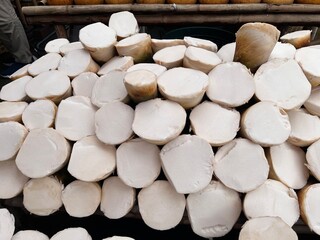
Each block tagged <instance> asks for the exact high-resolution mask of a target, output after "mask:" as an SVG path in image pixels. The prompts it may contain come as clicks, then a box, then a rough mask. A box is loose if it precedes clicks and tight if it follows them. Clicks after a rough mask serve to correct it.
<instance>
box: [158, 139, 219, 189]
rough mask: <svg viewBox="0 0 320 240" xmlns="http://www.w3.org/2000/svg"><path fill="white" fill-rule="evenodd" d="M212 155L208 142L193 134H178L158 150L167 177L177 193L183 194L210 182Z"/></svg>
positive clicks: (201, 187) (203, 186)
mask: <svg viewBox="0 0 320 240" xmlns="http://www.w3.org/2000/svg"><path fill="white" fill-rule="evenodd" d="M213 157H214V153H213V151H212V148H211V146H210V144H209V143H208V142H207V141H206V140H204V139H202V138H200V137H197V136H195V135H180V136H179V137H177V138H176V139H174V140H172V141H171V142H169V143H167V144H166V145H165V146H164V147H163V148H162V149H161V152H160V158H161V164H162V169H163V171H164V173H165V175H166V177H167V179H168V180H169V182H170V183H171V184H172V185H173V186H174V188H175V189H176V191H177V192H178V193H183V194H187V193H194V192H198V191H200V190H202V189H204V188H205V187H206V186H207V185H208V184H209V183H210V181H211V179H212V174H213V161H214V160H213ZM195 159H197V160H196V161H195Z"/></svg>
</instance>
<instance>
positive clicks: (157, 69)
mask: <svg viewBox="0 0 320 240" xmlns="http://www.w3.org/2000/svg"><path fill="white" fill-rule="evenodd" d="M136 70H147V71H150V72H153V73H154V74H155V75H156V76H157V77H159V76H160V75H161V74H162V73H164V72H165V71H167V68H166V67H164V66H161V65H159V64H156V63H138V64H135V65H133V66H131V67H129V68H128V69H127V72H132V71H136Z"/></svg>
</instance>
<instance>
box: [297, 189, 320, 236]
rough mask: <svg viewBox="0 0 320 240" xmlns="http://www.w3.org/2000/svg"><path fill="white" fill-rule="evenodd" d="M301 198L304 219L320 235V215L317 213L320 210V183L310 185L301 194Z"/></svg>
mask: <svg viewBox="0 0 320 240" xmlns="http://www.w3.org/2000/svg"><path fill="white" fill-rule="evenodd" d="M300 197H301V198H300ZM299 199H300V209H301V213H302V215H303V216H304V218H303V220H304V221H305V223H306V224H307V225H308V227H309V228H310V230H311V231H313V232H314V233H316V234H317V235H320V226H319V221H320V217H319V215H318V214H317V213H318V212H319V211H320V207H319V204H318V203H319V201H320V184H319V183H316V184H312V185H310V186H308V187H307V188H306V189H305V191H304V192H302V194H301V195H300V196H299Z"/></svg>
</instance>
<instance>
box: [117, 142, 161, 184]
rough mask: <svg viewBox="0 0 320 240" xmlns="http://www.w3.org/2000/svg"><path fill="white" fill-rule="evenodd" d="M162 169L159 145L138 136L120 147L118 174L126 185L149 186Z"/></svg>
mask: <svg viewBox="0 0 320 240" xmlns="http://www.w3.org/2000/svg"><path fill="white" fill-rule="evenodd" d="M160 171H161V160H160V149H159V147H158V146H157V145H155V144H151V143H148V142H146V141H144V140H142V139H140V138H136V139H133V140H130V141H127V142H124V143H122V144H121V145H120V146H119V147H118V149H117V174H118V176H119V178H120V179H121V180H122V181H123V182H124V183H125V184H126V185H128V186H130V187H134V188H144V187H147V186H149V185H151V184H152V183H153V182H154V181H155V180H156V179H157V177H158V176H159V174H160Z"/></svg>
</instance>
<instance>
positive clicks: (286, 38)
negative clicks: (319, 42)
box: [280, 30, 311, 48]
mask: <svg viewBox="0 0 320 240" xmlns="http://www.w3.org/2000/svg"><path fill="white" fill-rule="evenodd" d="M310 38H311V30H298V31H294V32H291V33H287V34H285V35H283V36H281V38H280V40H281V41H282V42H286V43H290V44H292V45H293V46H295V47H296V48H301V47H304V46H306V45H307V44H308V43H309V42H310Z"/></svg>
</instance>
